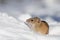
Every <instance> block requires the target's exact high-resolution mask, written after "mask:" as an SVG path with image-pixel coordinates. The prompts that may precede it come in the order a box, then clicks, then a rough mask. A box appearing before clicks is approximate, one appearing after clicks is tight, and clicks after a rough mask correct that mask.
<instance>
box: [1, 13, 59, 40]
mask: <svg viewBox="0 0 60 40" xmlns="http://www.w3.org/2000/svg"><path fill="white" fill-rule="evenodd" d="M30 17H31V16H30V15H27V14H26V15H20V17H18V19H19V20H20V21H18V20H17V19H15V18H14V17H12V16H8V15H7V13H0V40H60V36H58V35H47V36H42V35H39V34H37V33H35V32H33V31H31V30H30V29H29V28H28V26H27V25H25V24H24V21H25V20H26V18H30ZM21 20H22V22H21ZM52 23H53V22H52ZM50 26H51V25H50ZM53 29H56V30H57V29H58V28H56V26H55V28H53ZM53 29H52V30H53ZM52 33H53V32H52Z"/></svg>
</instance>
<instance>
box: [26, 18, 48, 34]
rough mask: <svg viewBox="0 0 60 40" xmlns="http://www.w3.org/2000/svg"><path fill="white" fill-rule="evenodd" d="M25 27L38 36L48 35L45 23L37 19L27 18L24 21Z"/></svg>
mask: <svg viewBox="0 0 60 40" xmlns="http://www.w3.org/2000/svg"><path fill="white" fill-rule="evenodd" d="M26 23H27V25H28V26H29V28H30V29H32V30H34V31H35V32H38V33H40V34H43V35H46V34H48V33H49V25H48V23H47V22H46V21H42V20H41V19H40V18H38V17H34V18H29V19H27V20H26Z"/></svg>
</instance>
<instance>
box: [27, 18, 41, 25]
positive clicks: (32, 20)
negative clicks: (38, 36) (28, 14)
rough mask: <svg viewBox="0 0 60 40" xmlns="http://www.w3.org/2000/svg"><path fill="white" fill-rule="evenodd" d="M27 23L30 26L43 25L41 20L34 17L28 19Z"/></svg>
mask: <svg viewBox="0 0 60 40" xmlns="http://www.w3.org/2000/svg"><path fill="white" fill-rule="evenodd" d="M26 22H27V23H28V24H36V23H41V20H40V19H39V18H38V17H34V18H29V19H27V20H26Z"/></svg>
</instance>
